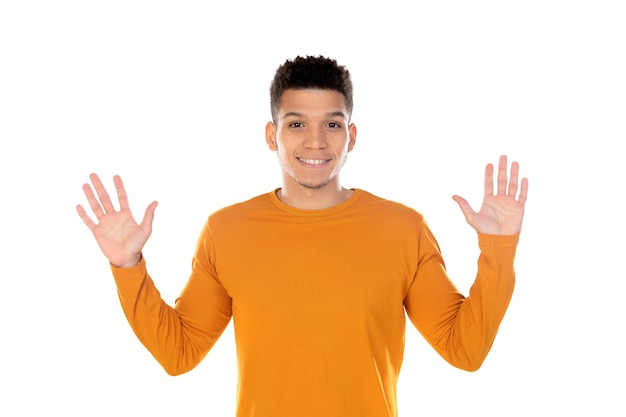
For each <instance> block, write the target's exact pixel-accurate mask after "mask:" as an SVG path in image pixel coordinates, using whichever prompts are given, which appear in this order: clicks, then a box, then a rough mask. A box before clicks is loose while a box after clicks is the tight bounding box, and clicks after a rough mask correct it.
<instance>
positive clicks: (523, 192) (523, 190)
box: [517, 178, 528, 205]
mask: <svg viewBox="0 0 626 417" xmlns="http://www.w3.org/2000/svg"><path fill="white" fill-rule="evenodd" d="M527 198H528V178H522V184H521V187H520V192H519V198H518V199H517V200H518V201H519V202H520V203H521V204H522V205H524V204H526V199H527Z"/></svg>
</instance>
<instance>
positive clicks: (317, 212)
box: [269, 187, 363, 217]
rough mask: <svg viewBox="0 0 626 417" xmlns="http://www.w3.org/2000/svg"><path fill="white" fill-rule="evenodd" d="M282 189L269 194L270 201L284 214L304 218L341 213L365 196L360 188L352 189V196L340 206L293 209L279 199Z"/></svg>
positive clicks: (276, 189)
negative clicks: (279, 192) (279, 191)
mask: <svg viewBox="0 0 626 417" xmlns="http://www.w3.org/2000/svg"><path fill="white" fill-rule="evenodd" d="M280 189H281V188H280V187H279V188H275V189H274V190H273V191H272V192H271V193H269V197H270V201H271V202H272V204H274V206H276V207H277V208H279V209H280V210H282V211H284V212H287V213H291V214H296V215H298V216H302V217H319V216H326V215H329V214H333V213H337V212H340V211H342V210H345V209H346V208H348V207H350V206H352V205H353V204H354V203H356V202H357V200H358V199H359V198H360V197H361V195H362V194H363V190H361V189H359V188H351V190H352V195H351V196H350V197H349V198H348V199H347V200H345V201H342V202H341V203H339V204H335V205H334V206H331V207H327V208H323V209H300V208H296V207H292V206H290V205H288V204H286V203H283V202H282V201H281V200H280V198H278V194H277V193H278V190H280Z"/></svg>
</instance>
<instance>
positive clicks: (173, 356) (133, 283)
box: [111, 259, 228, 375]
mask: <svg viewBox="0 0 626 417" xmlns="http://www.w3.org/2000/svg"><path fill="white" fill-rule="evenodd" d="M111 269H112V272H113V276H114V278H115V281H116V284H117V288H118V295H119V299H120V303H121V305H122V308H123V311H124V314H125V315H126V318H127V320H128V322H129V324H130V326H131V328H132V329H133V331H134V332H135V334H136V335H137V338H138V339H139V340H140V341H141V343H142V344H143V345H144V346H145V347H146V348H147V349H148V350H149V351H150V353H151V354H152V355H153V356H154V358H155V359H156V360H157V361H158V362H159V363H160V364H161V366H163V368H164V369H165V371H166V372H167V373H169V374H171V375H178V374H182V373H185V372H187V371H189V370H191V369H193V368H194V367H195V366H196V365H197V364H198V363H199V362H200V361H201V360H202V358H204V356H205V355H206V354H207V352H208V351H209V349H210V348H211V347H212V346H213V344H214V343H215V341H216V340H217V338H218V337H219V334H221V331H222V330H223V326H222V325H221V323H218V324H217V328H218V329H220V327H221V330H217V331H211V330H207V329H203V326H202V324H199V323H198V321H197V320H194V319H193V317H183V316H182V315H181V314H180V313H179V311H177V309H176V308H173V307H171V306H170V305H168V304H167V303H166V302H165V301H163V299H162V298H161V295H160V293H159V291H158V290H157V288H156V286H155V285H154V283H153V281H152V279H151V278H150V276H149V275H148V273H147V270H146V263H145V260H143V259H142V260H141V261H140V262H139V264H138V265H137V266H135V267H132V268H116V267H114V266H111ZM227 322H228V319H226V323H227ZM224 326H225V325H224Z"/></svg>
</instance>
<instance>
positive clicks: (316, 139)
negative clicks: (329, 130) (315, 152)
mask: <svg viewBox="0 0 626 417" xmlns="http://www.w3.org/2000/svg"><path fill="white" fill-rule="evenodd" d="M326 144H327V142H326V134H325V132H324V128H323V127H311V128H309V131H308V132H307V135H306V140H305V143H304V146H305V147H307V148H311V149H324V148H325V147H326Z"/></svg>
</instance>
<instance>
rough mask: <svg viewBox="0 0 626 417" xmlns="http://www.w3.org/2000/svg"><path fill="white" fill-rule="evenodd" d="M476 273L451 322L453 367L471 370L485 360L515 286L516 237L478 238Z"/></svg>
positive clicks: (517, 237) (451, 360) (481, 236)
mask: <svg viewBox="0 0 626 417" xmlns="http://www.w3.org/2000/svg"><path fill="white" fill-rule="evenodd" d="M478 238H479V246H480V249H481V252H480V256H479V258H478V272H477V275H476V280H475V281H474V284H473V285H472V287H471V289H470V292H469V296H468V297H467V298H466V299H464V300H463V302H462V303H461V305H460V307H459V310H458V313H457V315H456V317H455V320H454V325H453V328H454V330H453V334H455V335H457V337H456V338H455V339H456V340H455V341H454V343H453V344H454V345H456V347H457V348H456V349H452V350H450V351H449V352H448V354H449V357H448V358H447V360H449V361H450V362H451V363H452V364H453V365H455V366H458V367H460V368H463V369H466V370H469V371H472V370H476V369H478V368H479V367H480V366H481V365H482V363H483V361H484V360H485V358H486V356H487V354H488V353H489V350H490V349H491V346H492V344H493V341H494V339H495V337H496V334H497V332H498V329H499V326H500V323H501V322H502V319H503V318H504V315H505V313H506V310H507V308H508V306H509V302H510V300H511V297H512V295H513V289H514V286H515V270H514V265H513V263H514V258H515V250H516V247H517V242H518V239H519V235H515V236H491V235H480V234H479V236H478Z"/></svg>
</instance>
